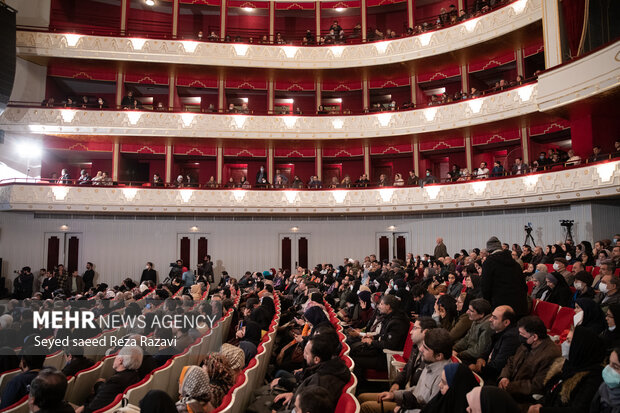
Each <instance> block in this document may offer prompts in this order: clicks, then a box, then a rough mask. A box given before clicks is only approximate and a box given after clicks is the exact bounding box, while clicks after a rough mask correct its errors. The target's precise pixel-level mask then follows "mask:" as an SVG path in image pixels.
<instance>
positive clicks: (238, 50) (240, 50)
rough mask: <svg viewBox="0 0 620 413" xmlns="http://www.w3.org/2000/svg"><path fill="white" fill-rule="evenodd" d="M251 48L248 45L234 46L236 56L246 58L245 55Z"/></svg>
mask: <svg viewBox="0 0 620 413" xmlns="http://www.w3.org/2000/svg"><path fill="white" fill-rule="evenodd" d="M249 47H250V46H249V45H247V44H234V45H233V49H235V54H236V55H237V56H245V54H246V53H247V52H248V48H249Z"/></svg>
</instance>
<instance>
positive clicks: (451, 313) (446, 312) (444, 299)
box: [433, 295, 458, 331]
mask: <svg viewBox="0 0 620 413" xmlns="http://www.w3.org/2000/svg"><path fill="white" fill-rule="evenodd" d="M457 318H458V311H457V309H456V300H455V299H454V298H453V297H452V296H450V295H442V296H439V298H438V299H437V301H435V312H434V313H433V319H434V320H435V321H436V322H437V325H438V326H439V327H441V328H445V329H446V330H448V331H450V330H451V329H452V327H454V325H455V324H456V320H457Z"/></svg>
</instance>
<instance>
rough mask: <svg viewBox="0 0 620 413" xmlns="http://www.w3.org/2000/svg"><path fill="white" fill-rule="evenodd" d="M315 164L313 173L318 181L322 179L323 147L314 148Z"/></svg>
mask: <svg viewBox="0 0 620 413" xmlns="http://www.w3.org/2000/svg"><path fill="white" fill-rule="evenodd" d="M314 165H315V168H316V169H315V175H316V176H317V177H318V178H319V181H321V180H322V179H323V149H321V148H316V162H315V163H314Z"/></svg>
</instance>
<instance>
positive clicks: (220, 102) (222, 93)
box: [217, 74, 226, 112]
mask: <svg viewBox="0 0 620 413" xmlns="http://www.w3.org/2000/svg"><path fill="white" fill-rule="evenodd" d="M225 99H226V89H225V87H224V77H223V75H222V74H220V78H219V79H218V81H217V109H218V111H219V112H223V111H224V110H225V109H226V108H225V107H224V103H225V102H224V101H225Z"/></svg>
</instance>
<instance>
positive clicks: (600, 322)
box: [575, 297, 607, 335]
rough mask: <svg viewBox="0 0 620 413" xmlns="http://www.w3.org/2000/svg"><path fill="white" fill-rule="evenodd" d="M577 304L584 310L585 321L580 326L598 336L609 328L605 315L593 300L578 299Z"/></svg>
mask: <svg viewBox="0 0 620 413" xmlns="http://www.w3.org/2000/svg"><path fill="white" fill-rule="evenodd" d="M575 303H576V304H577V305H579V307H581V309H582V310H583V320H582V321H581V324H580V326H582V327H587V328H589V329H590V330H591V331H592V332H594V333H596V334H597V335H598V334H599V333H600V332H601V331H603V330H605V329H606V328H607V322H606V321H605V314H603V310H601V307H600V306H599V305H598V304H596V303H595V302H594V300H593V299H591V298H586V297H582V298H578V299H577V301H575Z"/></svg>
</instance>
